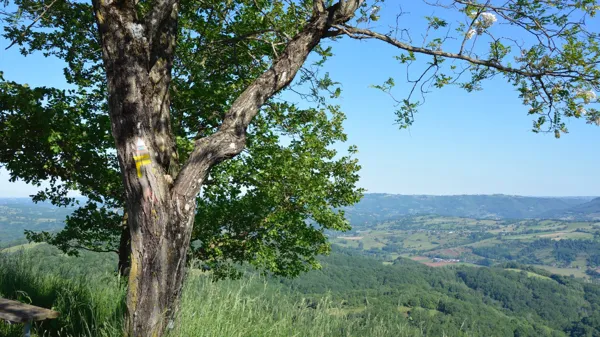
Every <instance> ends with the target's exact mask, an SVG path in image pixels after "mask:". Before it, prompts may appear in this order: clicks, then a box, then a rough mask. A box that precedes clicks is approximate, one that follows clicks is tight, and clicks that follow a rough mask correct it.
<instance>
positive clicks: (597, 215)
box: [545, 198, 600, 221]
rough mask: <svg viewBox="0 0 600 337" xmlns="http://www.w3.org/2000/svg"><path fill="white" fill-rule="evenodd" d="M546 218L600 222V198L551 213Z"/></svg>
mask: <svg viewBox="0 0 600 337" xmlns="http://www.w3.org/2000/svg"><path fill="white" fill-rule="evenodd" d="M545 216H546V217H548V218H555V219H563V220H586V221H595V220H600V198H595V199H592V200H591V201H589V202H586V203H583V204H580V205H575V206H573V207H569V208H567V209H562V210H554V211H550V212H547V213H546V214H545Z"/></svg>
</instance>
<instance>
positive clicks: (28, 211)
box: [0, 198, 74, 246]
mask: <svg viewBox="0 0 600 337" xmlns="http://www.w3.org/2000/svg"><path fill="white" fill-rule="evenodd" d="M73 210H74V208H72V207H69V208H64V207H56V206H54V205H52V204H50V203H47V202H40V203H37V204H36V203H34V202H33V201H31V199H30V198H0V246H2V245H3V244H5V243H7V242H11V241H15V240H19V239H22V238H23V237H24V235H23V231H24V230H25V229H30V230H35V231H53V230H58V229H61V228H63V227H64V220H65V218H66V216H67V215H69V214H71V212H72V211H73Z"/></svg>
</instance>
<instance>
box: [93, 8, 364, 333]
mask: <svg viewBox="0 0 600 337" xmlns="http://www.w3.org/2000/svg"><path fill="white" fill-rule="evenodd" d="M314 3H315V6H314V12H313V16H312V18H311V19H310V21H309V22H308V23H307V24H306V25H305V27H304V28H303V29H302V31H301V32H300V33H298V34H297V36H295V37H294V38H293V39H292V40H291V41H290V42H289V44H288V45H287V47H286V49H285V50H284V52H283V53H282V55H281V56H280V57H279V58H278V59H277V60H275V62H274V63H273V66H272V67H271V68H270V69H268V70H267V71H266V72H265V73H264V74H262V75H261V76H260V77H259V78H257V79H256V80H255V82H254V83H253V84H251V85H250V86H249V87H248V88H247V89H246V90H245V91H244V92H243V93H242V94H241V95H240V96H239V97H238V98H237V99H236V100H235V101H234V103H233V104H232V107H231V108H230V110H229V111H228V112H227V114H226V115H225V118H224V120H223V122H222V124H221V126H220V128H219V130H218V131H217V132H216V133H214V134H213V135H211V136H209V137H206V138H202V139H199V140H198V141H197V142H196V144H195V148H194V150H193V152H192V153H191V155H190V157H189V159H188V161H187V162H186V163H185V164H184V165H183V166H182V167H181V171H180V172H179V168H180V164H179V163H178V160H177V155H176V153H177V152H176V148H175V142H174V140H173V135H172V132H171V126H170V116H169V107H170V99H169V84H170V81H171V67H172V63H173V55H174V50H175V41H176V32H177V15H178V3H177V0H157V1H155V3H154V5H153V9H152V10H151V12H150V13H148V14H147V15H146V17H145V18H141V19H140V18H139V17H138V14H137V11H136V3H135V2H134V1H133V0H94V1H93V4H94V11H95V15H96V19H97V26H98V30H99V34H100V37H101V42H102V50H103V62H104V66H105V69H106V76H107V84H108V94H109V97H108V102H109V110H110V111H109V112H110V118H111V124H112V133H113V137H114V139H115V146H116V149H117V152H118V158H119V164H120V168H121V173H122V178H123V184H124V186H125V191H126V207H127V215H128V219H127V221H128V227H129V231H130V238H131V239H130V241H131V256H130V263H131V266H130V272H129V289H128V295H127V308H128V312H129V313H128V326H127V333H128V335H130V336H161V335H162V334H163V333H164V330H165V328H166V326H167V324H168V321H169V320H170V319H171V318H172V317H173V314H174V313H175V311H176V308H177V305H178V299H179V295H180V292H181V288H182V284H183V278H184V274H185V263H186V252H187V248H188V247H189V242H190V236H191V232H192V226H193V220H194V214H195V208H196V204H195V200H196V195H197V194H198V193H199V191H200V188H201V186H202V182H203V181H204V179H205V177H206V175H207V174H208V172H209V170H210V169H211V167H213V166H214V165H215V164H217V163H219V162H221V161H223V160H226V159H228V158H232V157H234V156H236V155H237V154H239V153H240V152H241V151H242V150H243V148H244V146H245V140H246V129H247V127H248V125H249V124H250V122H251V120H252V118H253V117H254V116H255V115H256V114H257V113H258V111H259V109H260V107H261V106H262V105H263V104H264V103H265V102H266V101H267V100H268V99H269V98H270V97H272V96H273V95H274V94H276V93H277V92H278V91H279V90H281V89H282V88H284V87H285V86H287V85H288V84H289V83H290V82H291V81H292V79H293V78H294V76H295V75H296V73H297V71H298V70H299V69H300V67H301V66H302V64H303V63H304V61H305V60H306V58H307V56H308V54H309V53H310V52H311V50H312V49H313V48H314V47H315V46H316V45H317V44H318V43H319V41H320V40H321V39H322V38H323V37H325V36H326V35H327V31H328V29H329V28H330V27H331V26H332V25H334V24H341V23H344V22H347V21H348V20H349V19H350V18H351V17H352V16H353V13H354V12H355V10H356V9H357V8H358V6H359V5H360V4H361V3H362V0H342V1H340V3H338V4H336V5H335V6H332V7H330V8H325V7H324V5H323V3H322V1H321V0H315V2H314ZM148 153H149V159H140V158H142V157H143V155H144V154H148ZM136 159H137V162H136ZM136 165H137V166H136Z"/></svg>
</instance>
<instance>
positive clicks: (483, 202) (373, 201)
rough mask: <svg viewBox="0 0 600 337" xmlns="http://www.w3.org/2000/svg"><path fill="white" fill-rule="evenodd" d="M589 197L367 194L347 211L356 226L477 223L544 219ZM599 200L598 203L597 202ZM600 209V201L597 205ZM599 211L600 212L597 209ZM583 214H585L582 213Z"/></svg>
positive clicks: (580, 203)
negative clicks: (410, 220)
mask: <svg viewBox="0 0 600 337" xmlns="http://www.w3.org/2000/svg"><path fill="white" fill-rule="evenodd" d="M590 199H591V198H590V197H570V198H558V197H556V198H554V197H522V196H511V195H502V194H494V195H448V196H434V195H399V194H366V195H365V196H364V198H363V199H362V200H361V201H360V202H359V203H358V204H356V205H354V206H352V207H348V208H346V209H345V211H346V215H347V217H348V219H349V220H350V223H351V224H352V225H353V226H360V225H361V224H368V223H373V222H379V221H384V220H389V219H393V218H397V217H401V216H406V215H418V214H436V215H444V216H458V217H467V218H476V219H527V218H540V217H541V218H544V217H547V216H550V215H551V214H559V212H561V211H565V210H569V209H573V208H574V207H576V206H583V205H584V204H587V203H589V201H590ZM594 200H598V199H594ZM597 203H598V205H599V206H600V200H598V201H597ZM598 209H599V210H600V208H598ZM581 211H583V212H584V211H586V209H582V210H581Z"/></svg>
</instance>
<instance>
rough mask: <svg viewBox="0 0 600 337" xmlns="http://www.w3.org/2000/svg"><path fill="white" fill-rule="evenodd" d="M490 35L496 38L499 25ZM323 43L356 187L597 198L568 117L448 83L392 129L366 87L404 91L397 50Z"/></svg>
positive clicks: (14, 60)
mask: <svg viewBox="0 0 600 337" xmlns="http://www.w3.org/2000/svg"><path fill="white" fill-rule="evenodd" d="M401 3H402V4H403V9H404V10H405V11H409V12H410V14H407V15H405V16H403V17H402V20H401V22H402V24H403V26H405V27H410V28H411V29H412V31H411V35H412V36H413V39H415V40H416V39H417V38H418V37H419V36H420V34H421V33H422V31H420V30H419V28H422V27H424V26H425V21H424V20H423V19H422V17H423V15H427V14H432V13H434V10H433V9H432V8H429V7H422V6H420V5H419V6H418V7H415V8H409V7H408V6H409V4H410V5H411V6H412V4H413V3H417V2H413V1H410V2H408V1H402V2H401ZM405 4H406V5H405ZM397 9H398V7H397V3H396V2H395V1H388V2H387V3H386V5H385V6H384V8H383V10H382V14H384V17H383V20H382V21H380V22H378V23H377V25H374V26H376V27H377V26H379V28H381V27H385V26H386V25H387V24H390V23H392V20H393V19H394V17H393V16H392V15H389V16H386V15H385V14H386V13H390V14H393V13H395V12H397ZM436 13H438V14H443V13H442V12H439V10H436ZM449 18H450V19H456V18H459V17H458V16H451V17H449ZM588 25H593V27H590V28H591V29H592V30H594V31H598V28H599V27H600V25H598V21H597V20H590V21H588ZM491 29H497V32H498V33H501V32H503V31H502V29H503V28H502V26H498V27H492V28H491ZM510 34H514V32H510ZM7 45H8V43H7V41H6V40H2V39H0V50H1V51H0V70H1V71H4V75H5V78H6V79H9V80H15V81H19V82H27V83H29V84H30V85H31V86H40V85H53V86H62V85H64V80H63V74H62V64H61V62H59V61H57V60H53V59H47V58H44V57H43V56H41V55H38V56H30V57H27V58H23V57H22V56H21V55H20V54H19V52H18V49H17V48H16V47H13V48H12V49H10V50H8V51H4V48H5V47H6V46H7ZM333 45H334V53H335V54H336V55H335V56H334V57H333V58H332V59H331V60H330V61H329V62H328V63H327V65H326V71H328V72H329V73H330V75H331V77H332V78H333V79H334V80H336V81H339V82H341V83H342V84H343V92H342V97H341V98H340V99H339V101H338V103H339V104H340V105H341V106H342V110H343V111H344V112H345V113H346V114H347V117H348V119H347V121H346V123H345V128H346V131H347V133H348V135H349V141H348V142H349V143H350V144H355V145H357V146H358V149H359V154H358V158H359V160H360V163H361V165H362V171H361V180H360V186H362V187H364V188H366V189H367V191H368V192H385V193H398V194H438V195H445V194H492V193H503V194H516V195H536V196H575V195H585V196H592V195H593V196H595V195H600V179H598V174H597V172H598V169H599V168H600V156H598V150H597V146H598V145H597V144H600V128H598V127H596V126H591V125H588V124H585V122H584V121H582V120H575V119H571V120H568V121H567V126H568V128H569V131H570V133H569V134H566V135H563V137H562V138H561V139H558V140H557V139H555V138H554V137H553V136H552V135H550V134H534V133H532V132H531V131H530V130H531V121H532V119H531V117H528V116H527V107H525V106H523V105H522V104H521V102H520V100H519V99H518V96H517V93H516V91H515V90H514V89H513V87H512V86H511V85H509V84H507V83H506V82H505V81H503V80H502V79H496V80H493V81H488V82H485V83H484V90H483V91H480V92H476V93H467V92H465V91H462V90H460V89H458V88H453V87H446V88H443V89H441V90H434V91H433V92H432V93H430V94H429V95H428V96H427V102H426V104H425V105H424V106H422V107H421V108H420V110H419V113H418V115H417V116H416V120H415V123H414V125H413V126H412V127H411V128H410V129H408V130H399V129H398V127H397V126H395V125H394V119H395V116H394V113H393V112H394V110H395V107H394V102H393V101H392V100H391V99H390V98H389V96H387V95H386V94H384V93H382V92H380V91H378V90H376V89H372V88H370V85H371V84H379V83H382V82H383V81H384V80H386V79H387V78H388V77H390V76H392V77H395V78H396V82H397V84H398V86H397V87H396V88H395V90H394V95H395V96H397V97H400V98H402V97H404V95H406V93H407V92H408V91H407V90H408V86H407V85H406V84H404V83H402V82H403V81H402V80H403V79H404V78H405V76H406V68H405V67H404V66H402V65H399V64H398V62H397V61H395V60H394V59H393V56H395V55H398V54H399V52H398V50H397V49H394V48H392V47H390V46H386V45H384V44H382V43H380V42H377V41H356V40H349V39H344V40H343V41H339V42H335V43H333ZM345 147H346V145H344V146H343V148H345ZM340 148H342V147H340ZM35 190H36V188H35V187H32V186H28V185H26V184H24V183H9V182H8V175H7V173H6V171H4V170H0V197H14V196H28V195H30V194H32V193H33V192H35Z"/></svg>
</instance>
